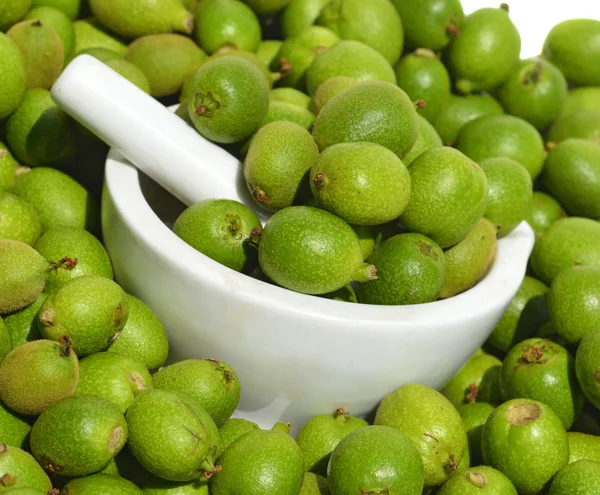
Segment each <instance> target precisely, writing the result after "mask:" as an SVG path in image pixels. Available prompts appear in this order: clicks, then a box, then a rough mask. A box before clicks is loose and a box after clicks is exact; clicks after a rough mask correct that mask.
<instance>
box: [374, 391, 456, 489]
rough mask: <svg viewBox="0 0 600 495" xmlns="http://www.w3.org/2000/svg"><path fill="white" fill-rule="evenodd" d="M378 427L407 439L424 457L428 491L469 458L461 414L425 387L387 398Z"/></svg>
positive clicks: (441, 397) (446, 478)
mask: <svg viewBox="0 0 600 495" xmlns="http://www.w3.org/2000/svg"><path fill="white" fill-rule="evenodd" d="M375 424H376V425H385V426H391V427H393V428H397V429H399V430H400V431H402V432H403V433H405V434H406V435H408V437H409V438H410V440H411V441H412V442H413V444H414V445H415V447H416V448H417V450H418V451H419V454H420V455H421V460H422V461H423V472H424V478H425V487H426V488H428V487H432V486H436V485H439V484H441V483H443V482H444V481H446V480H448V479H449V478H450V477H451V476H452V475H453V474H454V472H455V471H456V470H457V468H458V466H459V465H460V464H461V461H462V460H463V457H464V456H465V455H468V444H467V432H466V428H465V425H464V423H463V421H462V418H461V417H460V415H459V413H458V411H457V410H456V409H455V408H454V406H453V405H452V403H451V402H450V401H448V399H446V398H445V397H444V396H443V395H442V394H440V393H439V392H437V391H436V390H434V389H432V388H430V387H427V386H425V385H417V384H407V385H403V386H401V387H399V388H398V389H396V390H395V391H394V392H392V393H391V394H389V395H387V396H386V397H385V398H384V399H383V400H382V401H381V403H380V404H379V407H378V408H377V413H376V415H375Z"/></svg>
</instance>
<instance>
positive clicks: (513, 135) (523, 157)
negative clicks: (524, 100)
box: [456, 115, 547, 179]
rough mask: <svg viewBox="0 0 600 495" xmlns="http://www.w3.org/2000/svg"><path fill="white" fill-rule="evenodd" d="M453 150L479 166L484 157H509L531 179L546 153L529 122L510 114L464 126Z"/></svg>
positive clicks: (537, 172) (481, 119)
mask: <svg viewBox="0 0 600 495" xmlns="http://www.w3.org/2000/svg"><path fill="white" fill-rule="evenodd" d="M456 148H457V149H458V150H460V151H462V152H463V153H464V154H465V155H467V156H468V157H469V158H471V159H472V160H475V161H476V162H477V163H481V162H482V161H483V160H486V159H487V158H498V157H503V158H511V159H513V160H515V161H516V162H518V163H520V164H521V165H523V167H525V168H526V169H527V171H528V172H529V175H531V178H532V179H535V178H536V177H537V176H538V175H539V174H540V172H541V171H542V167H543V165H544V160H545V159H546V155H547V153H546V150H545V148H544V141H543V140H542V136H541V135H540V133H539V132H538V131H537V129H536V128H535V127H533V126H532V125H531V124H530V123H529V122H527V121H525V120H523V119H520V118H519V117H514V116H513V115H490V116H485V117H481V118H479V119H476V120H473V121H471V122H469V123H468V124H467V125H465V126H464V127H463V128H462V129H461V131H460V133H459V135H458V139H457V141H456Z"/></svg>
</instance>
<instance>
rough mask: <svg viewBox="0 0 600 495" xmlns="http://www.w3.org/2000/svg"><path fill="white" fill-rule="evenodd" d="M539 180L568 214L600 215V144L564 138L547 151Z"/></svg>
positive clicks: (595, 217) (594, 216)
mask: <svg viewBox="0 0 600 495" xmlns="http://www.w3.org/2000/svg"><path fill="white" fill-rule="evenodd" d="M542 177H543V180H544V184H545V186H546V187H547V188H548V190H549V191H550V193H551V194H552V195H553V196H554V197H555V198H556V199H557V200H558V201H560V203H561V204H562V205H564V207H565V208H566V210H567V211H568V212H569V214H571V215H574V216H581V217H588V218H593V219H600V146H598V143H596V142H593V141H588V140H585V139H577V138H572V139H567V140H565V141H562V142H561V143H560V144H559V145H558V146H556V147H555V148H552V149H551V150H550V152H549V153H548V158H547V159H546V164H545V165H544V171H543V176H542Z"/></svg>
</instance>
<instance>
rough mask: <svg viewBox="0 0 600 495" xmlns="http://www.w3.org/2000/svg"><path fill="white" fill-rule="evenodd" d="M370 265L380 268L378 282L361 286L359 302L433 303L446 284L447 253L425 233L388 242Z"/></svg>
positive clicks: (371, 257)
mask: <svg viewBox="0 0 600 495" xmlns="http://www.w3.org/2000/svg"><path fill="white" fill-rule="evenodd" d="M367 262H368V263H371V264H373V265H374V266H375V267H377V279H376V280H371V281H368V282H365V283H361V284H359V285H358V288H357V296H358V299H359V301H360V302H362V303H365V304H385V305H404V304H423V303H427V302H432V301H435V300H436V299H437V298H438V296H439V294H440V290H441V287H442V284H443V283H444V276H445V260H444V254H443V252H442V250H441V249H440V247H439V246H438V245H437V244H436V243H435V242H433V241H432V240H431V239H429V238H427V237H425V236H424V235H421V234H415V233H407V234H399V235H396V236H393V237H391V238H390V239H387V240H386V241H384V242H383V243H381V245H380V246H378V247H377V249H375V251H374V252H373V254H371V256H369V258H367Z"/></svg>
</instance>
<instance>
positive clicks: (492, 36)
mask: <svg viewBox="0 0 600 495" xmlns="http://www.w3.org/2000/svg"><path fill="white" fill-rule="evenodd" d="M520 52H521V36H520V34H519V31H518V29H517V28H516V26H515V25H514V24H513V22H512V20H511V19H510V16H509V14H508V6H507V5H506V4H502V5H501V7H500V8H481V9H478V10H475V11H474V12H472V13H471V14H469V15H468V16H467V17H466V18H465V19H464V22H463V23H462V25H461V27H460V36H456V37H454V39H453V40H452V42H451V43H450V45H449V46H448V49H447V52H446V54H445V57H446V65H447V66H448V70H449V71H450V74H451V75H452V78H453V80H454V86H455V88H456V89H457V90H458V91H459V92H460V93H463V94H469V93H471V92H480V91H491V90H493V89H495V88H497V87H498V86H500V85H501V84H502V83H503V82H504V81H506V79H508V77H509V76H510V73H511V72H512V70H513V68H514V67H515V65H516V64H517V63H518V62H519V54H520Z"/></svg>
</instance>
